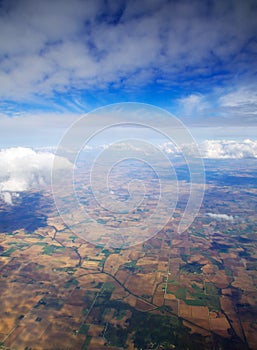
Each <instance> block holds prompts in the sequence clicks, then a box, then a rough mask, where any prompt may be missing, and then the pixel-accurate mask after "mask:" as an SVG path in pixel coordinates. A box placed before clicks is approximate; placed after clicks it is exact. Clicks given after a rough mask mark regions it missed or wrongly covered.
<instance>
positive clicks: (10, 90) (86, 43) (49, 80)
mask: <svg viewBox="0 0 257 350" xmlns="http://www.w3.org/2000/svg"><path fill="white" fill-rule="evenodd" d="M256 32H257V22H256V1H255V0H247V1H245V0H239V1H232V0H231V1H222V0H218V1H210V2H209V1H206V2H203V1H200V0H198V1H194V2H189V1H185V0H183V1H177V2H173V1H168V0H158V1H149V0H148V1H147V0H141V1H133V0H127V1H125V0H119V1H104V0H95V1H82V0H74V1H72V2H71V1H69V0H55V1H52V0H38V1H36V2H35V1H33V0H25V1H21V0H13V1H8V0H3V1H2V2H1V7H0V33H1V34H0V46H1V51H2V54H1V56H0V63H1V65H0V67H1V68H0V96H1V97H2V98H5V99H6V100H17V99H24V98H27V99H29V98H31V97H32V96H35V95H36V96H54V94H55V93H56V92H58V93H63V92H65V91H72V90H73V89H87V90H88V89H91V91H93V90H92V89H105V88H110V87H111V88H114V89H115V88H117V87H119V88H120V87H126V88H128V87H129V88H131V87H135V86H137V87H138V86H139V87H140V86H142V85H146V84H149V83H151V84H153V83H154V84H158V85H161V86H174V85H181V86H187V85H188V81H190V82H191V84H194V86H195V88H197V87H200V86H201V85H202V84H203V81H204V79H207V80H208V84H209V85H210V83H215V82H221V81H228V80H231V79H233V77H234V75H235V72H237V75H238V76H239V75H240V74H244V75H246V77H247V78H249V79H250V77H251V75H252V74H253V72H254V71H255V70H256V67H257V63H256V62H257V61H256V60H255V59H253V58H254V57H256V53H257V46H256ZM246 67H247V73H245V72H246V71H245V69H246ZM196 78H197V79H196ZM189 102H190V101H189ZM191 103H192V104H193V105H194V103H195V101H194V100H193V99H192V98H191ZM77 105H78V106H79V105H80V101H79V100H78V101H77Z"/></svg>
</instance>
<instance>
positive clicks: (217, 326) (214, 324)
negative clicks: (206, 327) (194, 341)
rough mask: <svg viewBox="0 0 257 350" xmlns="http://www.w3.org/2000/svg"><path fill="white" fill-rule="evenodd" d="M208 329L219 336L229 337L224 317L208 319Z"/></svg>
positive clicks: (228, 326)
mask: <svg viewBox="0 0 257 350" xmlns="http://www.w3.org/2000/svg"><path fill="white" fill-rule="evenodd" d="M210 327H211V330H212V331H213V332H215V333H217V334H219V335H221V336H222V337H230V335H229V333H228V329H229V328H230V325H229V323H228V321H227V319H226V317H224V316H222V317H210Z"/></svg>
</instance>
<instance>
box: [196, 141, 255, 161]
mask: <svg viewBox="0 0 257 350" xmlns="http://www.w3.org/2000/svg"><path fill="white" fill-rule="evenodd" d="M200 149H201V151H202V154H203V157H204V158H214V159H215V158H216V159H222V158H223V159H225V158H232V159H235V158H238V159H240V158H257V140H250V139H246V140H243V141H234V140H206V141H204V142H203V143H202V144H201V145H200Z"/></svg>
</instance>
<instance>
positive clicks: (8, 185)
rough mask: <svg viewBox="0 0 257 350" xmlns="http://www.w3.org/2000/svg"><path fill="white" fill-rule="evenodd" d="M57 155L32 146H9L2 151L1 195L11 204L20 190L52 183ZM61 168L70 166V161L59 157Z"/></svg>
mask: <svg viewBox="0 0 257 350" xmlns="http://www.w3.org/2000/svg"><path fill="white" fill-rule="evenodd" d="M54 157H55V155H54V154H53V153H49V152H36V151H34V150H32V149H30V148H23V147H17V148H8V149H2V150H1V151H0V165H1V167H0V195H1V196H2V198H3V199H4V200H5V201H6V202H7V203H9V204H11V203H12V199H13V197H15V196H17V195H18V194H19V193H20V192H25V191H29V190H31V189H36V190H38V189H40V188H42V187H44V186H45V185H47V184H49V183H50V180H51V170H52V165H53V160H54ZM58 166H59V170H61V171H63V170H65V169H67V168H70V167H71V166H72V165H71V164H70V162H69V161H68V160H67V159H65V158H61V157H59V162H58Z"/></svg>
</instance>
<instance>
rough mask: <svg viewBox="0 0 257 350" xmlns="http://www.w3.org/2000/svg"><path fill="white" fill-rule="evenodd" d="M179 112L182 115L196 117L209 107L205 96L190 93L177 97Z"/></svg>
mask: <svg viewBox="0 0 257 350" xmlns="http://www.w3.org/2000/svg"><path fill="white" fill-rule="evenodd" d="M179 105H180V114H182V115H184V116H193V117H198V116H199V114H202V113H203V112H204V110H206V109H207V108H208V107H209V104H208V102H207V100H206V98H205V96H203V95H201V94H191V95H189V96H186V97H183V98H181V99H179Z"/></svg>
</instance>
